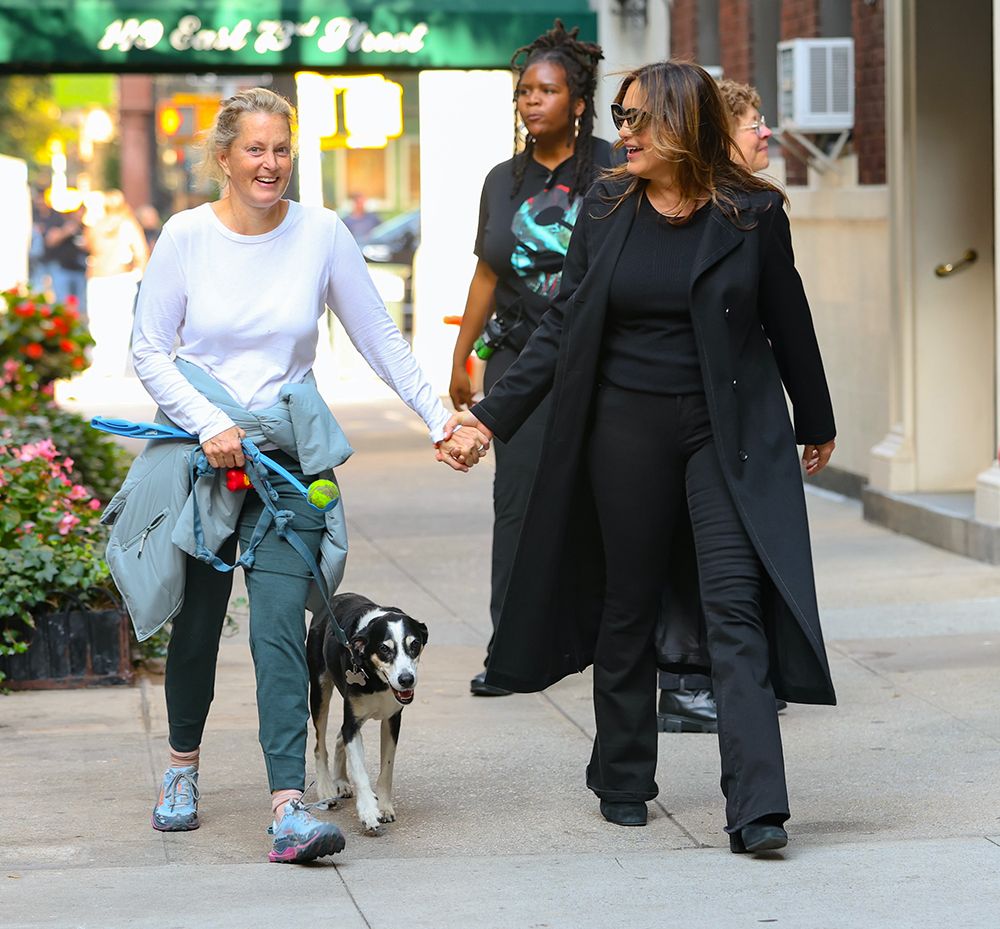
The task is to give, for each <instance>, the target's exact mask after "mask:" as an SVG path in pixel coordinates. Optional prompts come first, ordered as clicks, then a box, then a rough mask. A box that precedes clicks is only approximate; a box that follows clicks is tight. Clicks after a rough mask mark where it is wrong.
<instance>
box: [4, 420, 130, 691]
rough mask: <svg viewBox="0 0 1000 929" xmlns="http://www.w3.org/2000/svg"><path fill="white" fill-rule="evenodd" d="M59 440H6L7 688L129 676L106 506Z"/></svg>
mask: <svg viewBox="0 0 1000 929" xmlns="http://www.w3.org/2000/svg"><path fill="white" fill-rule="evenodd" d="M72 472H73V461H72V459H70V458H67V457H64V456H63V455H61V453H60V452H59V450H58V449H57V448H56V446H55V445H54V443H53V442H52V440H51V439H44V440H42V441H40V442H37V443H32V444H26V445H6V444H3V441H2V439H0V630H2V639H0V673H3V674H5V675H6V677H7V680H5V681H4V685H5V686H11V687H40V686H46V687H57V686H78V685H80V684H88V683H97V682H109V683H110V682H125V681H127V680H129V679H130V678H131V661H130V655H129V639H128V628H127V625H126V623H125V618H124V617H123V614H122V611H121V608H120V606H119V605H118V604H117V602H116V598H115V597H114V595H113V594H112V593H111V591H112V590H113V589H114V588H113V584H112V581H111V578H110V575H109V572H108V568H107V564H106V563H105V561H104V557H103V552H104V545H105V543H106V532H105V530H104V528H103V527H102V526H101V525H100V522H99V518H100V513H99V511H100V508H101V502H100V500H98V499H97V498H96V497H94V496H93V495H92V494H91V493H90V491H89V490H87V488H85V487H84V486H83V485H81V484H77V483H75V482H74V481H73V479H72V477H71V475H72Z"/></svg>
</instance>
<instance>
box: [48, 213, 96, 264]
mask: <svg viewBox="0 0 1000 929" xmlns="http://www.w3.org/2000/svg"><path fill="white" fill-rule="evenodd" d="M82 216H83V211H82V210H80V211H78V212H77V213H76V214H75V215H74V214H70V213H57V212H55V210H53V211H52V212H51V213H50V214H49V216H48V218H47V219H46V220H45V225H44V227H43V229H42V235H43V236H44V235H46V234H47V233H48V232H49V230H51V229H60V228H62V227H63V226H64V225H66V224H68V223H74V224H75V226H76V232H75V234H74V235H71V236H68V237H67V238H65V239H63V240H62V241H61V242H60V243H59V244H58V245H46V246H45V254H44V256H43V260H44V261H48V262H55V263H56V264H58V265H59V266H60V267H61V268H65V269H66V270H67V271H86V270H87V247H86V245H85V244H84V241H83V222H82Z"/></svg>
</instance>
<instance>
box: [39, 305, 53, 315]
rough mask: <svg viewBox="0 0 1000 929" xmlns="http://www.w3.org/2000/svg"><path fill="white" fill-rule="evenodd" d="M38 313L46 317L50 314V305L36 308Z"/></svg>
mask: <svg viewBox="0 0 1000 929" xmlns="http://www.w3.org/2000/svg"><path fill="white" fill-rule="evenodd" d="M38 315H39V316H43V317H45V318H48V317H49V316H51V315H52V307H50V306H40V307H39V308H38Z"/></svg>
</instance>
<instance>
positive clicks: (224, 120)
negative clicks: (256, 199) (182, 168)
mask: <svg viewBox="0 0 1000 929" xmlns="http://www.w3.org/2000/svg"><path fill="white" fill-rule="evenodd" d="M244 113H273V114H274V115H275V116H283V117H284V118H285V119H286V120H287V122H288V132H289V134H290V136H291V145H292V157H293V158H294V157H295V155H296V154H298V129H299V124H298V117H297V115H296V113H295V107H294V106H292V104H291V103H289V102H288V100H287V99H286V98H285V97H283V96H281V94H276V93H275V92H274V91H273V90H268V89H267V88H266V87H251V88H250V89H249V90H241V91H240V92H239V93H238V94H234V95H233V96H232V97H230V98H229V99H228V100H223V101H222V106H221V107H220V108H219V112H218V113H216V114H215V119H214V120H212V127H211V128H210V129H209V130H208V131H207V132H206V133H205V136H204V138H203V140H202V143H201V152H202V156H201V161H200V162H199V163H198V169H197V170H198V174H199V175H200V176H201V177H202V178H204V179H206V180H211V181H215V183H216V184H218V185H219V186H220V187H224V186H225V184H226V173H225V171H223V170H222V166H221V165H220V164H219V155H220V154H221V153H222V152H226V151H229V146H231V145H232V144H233V142H234V141H236V137H237V136H238V135H239V134H240V117H241V116H243V115H244Z"/></svg>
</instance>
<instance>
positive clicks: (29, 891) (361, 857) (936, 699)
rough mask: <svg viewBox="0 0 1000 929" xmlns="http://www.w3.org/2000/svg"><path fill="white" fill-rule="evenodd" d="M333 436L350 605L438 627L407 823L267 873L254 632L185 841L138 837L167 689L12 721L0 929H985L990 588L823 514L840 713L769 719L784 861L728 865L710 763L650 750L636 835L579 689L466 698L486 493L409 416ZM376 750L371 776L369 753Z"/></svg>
mask: <svg viewBox="0 0 1000 929" xmlns="http://www.w3.org/2000/svg"><path fill="white" fill-rule="evenodd" d="M337 412H338V417H339V418H340V419H341V421H342V423H343V425H344V426H345V428H346V429H347V432H348V434H349V435H350V437H351V440H352V443H353V444H354V446H355V448H356V449H357V454H356V455H355V457H354V458H353V459H351V461H350V462H349V463H348V464H347V465H345V466H344V467H343V468H342V469H341V472H340V474H339V475H338V477H339V480H340V483H341V486H342V489H343V491H344V494H345V501H346V511H347V516H348V520H349V524H350V531H351V544H352V549H351V557H350V562H349V566H348V572H347V577H346V579H345V582H344V587H343V589H345V590H358V591H361V592H363V593H365V594H367V595H369V596H371V597H373V598H374V599H376V600H380V601H383V602H389V603H395V604H398V605H400V606H403V607H405V608H406V609H407V610H408V611H409V612H411V613H412V614H413V615H415V616H417V617H418V618H420V619H423V620H424V621H426V622H427V623H428V625H429V627H430V645H429V647H428V650H427V652H426V655H425V658H424V660H423V663H422V666H421V668H422V676H421V683H420V685H419V688H418V692H417V699H416V701H415V702H414V704H413V706H411V707H410V708H408V709H407V710H406V711H405V713H404V716H403V726H402V738H401V746H400V752H399V755H398V756H397V764H398V770H397V773H396V778H395V782H396V810H397V814H398V817H399V819H398V821H397V822H396V823H394V824H391V825H388V826H386V827H383V832H384V834H383V835H381V836H379V837H376V838H369V837H366V836H364V835H363V834H362V833H361V831H360V829H359V828H358V823H357V819H356V816H355V814H354V811H353V808H352V806H351V803H350V801H348V803H347V805H346V806H344V807H342V808H341V809H338V810H335V811H333V812H331V813H329V814H326V815H329V816H330V817H331V818H332V819H334V820H335V821H336V822H337V823H338V824H339V825H340V826H341V828H343V829H344V831H345V834H346V835H347V840H348V844H347V849H346V851H345V852H344V853H343V854H342V855H339V856H337V857H336V858H335V859H327V860H326V861H324V862H321V863H318V864H315V865H311V866H306V867H278V866H275V865H270V864H268V863H266V858H265V855H266V849H267V836H266V835H265V834H264V829H265V827H266V825H267V822H268V819H269V817H268V815H267V813H268V803H267V793H266V779H265V775H264V768H263V763H262V760H261V757H260V752H259V748H258V746H257V741H256V712H255V701H254V690H253V674H252V667H251V664H250V659H249V654H248V649H247V646H246V622H245V616H243V615H242V614H240V616H239V617H238V618H240V619H241V620H242V623H241V631H240V634H238V635H237V636H235V637H234V638H232V639H226V640H224V642H223V647H222V650H221V659H220V670H219V682H218V687H217V698H216V703H215V706H214V707H213V712H212V717H211V719H210V720H209V727H208V732H207V734H206V739H205V744H204V746H203V755H202V774H201V787H202V801H201V809H202V817H203V826H202V828H201V829H200V830H198V831H197V832H194V833H188V834H173V835H169V834H168V835H164V834H159V833H155V832H153V831H152V829H150V827H149V824H148V822H149V809H150V805H151V803H152V800H153V797H154V794H155V789H156V787H155V785H156V784H157V782H158V779H159V776H160V774H161V772H162V768H163V765H164V759H165V751H166V749H165V744H166V741H165V733H166V722H165V716H164V709H163V694H162V679H161V678H159V677H157V676H153V675H147V676H145V677H144V678H142V680H141V683H140V684H139V685H138V686H136V687H133V688H128V689H116V688H112V689H101V690H90V691H67V692H48V693H37V692H36V693H30V694H28V693H24V694H14V695H11V696H7V697H3V698H0V738H2V742H0V744H2V746H3V751H2V752H0V783H2V785H3V790H2V791H0V824H2V827H3V828H2V830H0V926H2V927H4V929H8V927H9V929H28V927H32V929H34V927H57V929H71V927H73V929H75V927H88V929H89V927H95V929H96V927H101V929H118V927H123V929H124V927H143V929H161V927H162V929H167V927H170V929H180V927H185V929H202V927H220V929H223V927H226V929H228V927H258V926H260V927H264V926H272V925H275V926H276V925H286V924H289V923H294V924H296V925H301V926H309V925H314V924H315V925H320V924H329V925H335V926H337V927H338V929H353V927H374V929H382V927H385V929H390V927H391V929H399V927H402V926H405V927H406V929H423V927H426V929H452V927H456V929H458V927H461V929H480V927H482V929H534V927H546V929H584V927H587V929H589V927H604V926H607V925H623V926H628V927H630V929H645V927H650V929H652V927H657V929H660V927H664V926H679V927H680V926H691V925H697V926H702V927H707V929H716V927H720V929H723V927H725V929H729V927H733V929H743V927H752V926H753V927H759V926H762V925H776V926H779V927H781V926H784V927H786V929H854V927H858V929H861V927H866V929H897V927H898V929H918V927H942V926H946V925H947V926H951V925H958V926H962V927H965V929H997V927H1000V685H998V683H997V682H998V674H997V672H998V668H1000V569H998V568H996V567H990V566H988V565H985V564H981V563H979V562H974V561H970V560H966V559H963V558H961V557H959V556H956V555H952V554H949V553H946V552H943V551H939V550H936V549H933V548H930V547H928V546H925V545H923V544H921V543H919V542H915V541H913V540H911V539H909V538H905V537H902V536H897V535H894V534H892V533H889V532H887V531H885V530H882V529H878V528H876V527H873V526H871V525H868V524H866V523H864V522H863V521H862V519H861V514H860V506H859V505H858V504H856V503H854V502H851V501H846V500H843V499H840V498H836V497H832V496H830V495H825V494H820V493H810V495H809V507H810V513H811V518H812V529H813V538H814V549H815V558H816V564H817V574H818V583H819V593H820V605H821V610H822V614H823V619H824V624H825V630H826V635H827V640H828V646H829V650H830V658H831V663H832V667H833V672H834V679H835V682H836V684H837V687H838V692H839V697H840V706H838V707H835V708H829V707H805V706H792V707H790V708H789V710H788V711H787V712H786V713H785V714H783V717H782V731H783V735H784V740H785V755H786V762H787V766H788V775H789V789H790V793H791V801H792V815H793V818H792V820H791V821H790V823H789V833H790V836H791V844H790V846H789V848H788V849H787V851H786V853H785V854H783V855H780V856H779V855H776V856H773V857H772V858H770V859H764V858H759V859H754V858H750V857H746V856H735V855H731V854H730V853H729V852H728V850H727V847H728V846H727V840H726V836H725V835H724V833H723V832H722V827H723V825H724V817H723V800H722V796H721V794H720V792H719V788H718V749H717V744H716V740H715V737H714V736H700V735H674V734H664V735H662V736H661V737H660V764H659V769H658V775H657V777H658V782H659V785H660V797H659V799H658V800H657V801H656V802H654V803H652V804H650V814H651V815H650V822H649V825H648V826H647V827H646V828H645V829H622V828H620V827H615V826H611V825H609V824H607V823H605V822H604V820H603V819H601V817H600V815H599V813H598V810H597V802H596V799H595V798H594V797H593V796H592V795H591V794H590V793H589V792H588V791H587V790H586V788H585V786H584V783H583V772H584V766H585V764H586V761H587V758H588V755H589V748H590V740H591V738H592V735H593V713H592V709H591V705H590V676H589V674H584V675H580V676H577V677H575V678H573V679H569V680H566V681H563V682H562V683H560V684H559V685H558V686H556V687H553V688H551V689H550V690H549V691H548V692H546V693H545V694H542V695H516V696H512V697H507V698H502V699H492V700H490V699H482V698H472V697H470V696H469V695H468V679H469V677H470V676H471V674H472V673H474V672H475V671H476V670H477V667H478V666H479V664H480V662H481V660H482V648H483V643H484V642H485V640H486V637H487V632H488V622H489V621H488V616H487V602H488V575H489V529H490V482H491V479H492V464H490V465H489V466H483V467H480V468H478V469H476V470H474V471H473V472H472V473H471V474H468V475H458V474H452V473H450V472H449V471H447V470H446V469H445V468H444V467H443V466H441V465H437V464H435V463H434V461H433V460H432V457H431V453H430V450H429V447H428V445H427V442H426V437H425V434H424V432H423V428H422V426H421V424H420V423H419V421H417V420H416V419H415V417H413V416H412V414H410V413H409V412H408V411H407V410H405V408H403V407H402V406H401V405H400V404H398V403H375V404H365V405H354V406H350V407H346V408H344V409H338V411H337ZM368 749H369V752H368V754H369V758H370V765H369V767H370V770H372V771H373V772H374V771H375V770H376V761H375V754H376V750H377V738H375V737H374V731H371V732H370V733H369V736H368ZM310 765H311V756H310Z"/></svg>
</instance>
